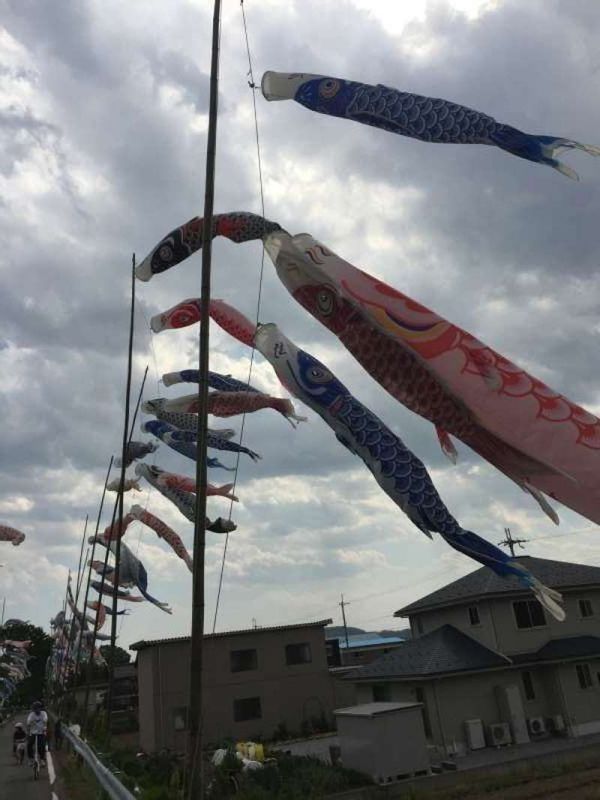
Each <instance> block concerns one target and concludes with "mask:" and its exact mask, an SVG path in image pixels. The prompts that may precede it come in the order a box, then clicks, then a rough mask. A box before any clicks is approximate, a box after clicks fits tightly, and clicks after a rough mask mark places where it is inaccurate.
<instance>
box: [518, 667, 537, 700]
mask: <svg viewBox="0 0 600 800" xmlns="http://www.w3.org/2000/svg"><path fill="white" fill-rule="evenodd" d="M521 677H522V679H523V689H524V691H525V700H535V689H534V688H533V676H532V674H531V672H523V673H522V674H521Z"/></svg>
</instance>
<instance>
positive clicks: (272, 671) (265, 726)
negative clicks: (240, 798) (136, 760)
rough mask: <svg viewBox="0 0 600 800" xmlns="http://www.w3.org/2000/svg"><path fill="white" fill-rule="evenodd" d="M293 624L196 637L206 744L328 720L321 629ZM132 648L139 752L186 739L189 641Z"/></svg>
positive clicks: (181, 746) (331, 703) (175, 746)
mask: <svg viewBox="0 0 600 800" xmlns="http://www.w3.org/2000/svg"><path fill="white" fill-rule="evenodd" d="M330 623H331V620H330V619H326V620H321V621H319V622H307V623H303V624H301V625H282V626H278V627H269V628H251V629H249V630H240V631H226V632H223V633H212V634H206V635H205V636H204V651H203V673H202V685H203V714H204V719H203V729H204V736H205V740H206V742H207V743H212V744H218V743H219V742H221V741H222V740H223V739H225V738H230V739H234V740H243V739H249V738H255V737H259V736H260V737H262V738H264V739H269V738H272V737H273V736H274V735H278V734H279V735H282V734H283V732H284V730H287V731H288V732H289V733H292V732H301V731H303V730H307V729H310V728H311V727H312V726H313V725H314V723H315V722H321V721H323V720H327V721H330V720H331V719H332V712H333V709H334V707H335V702H336V701H335V695H334V687H333V682H332V679H331V677H330V675H329V669H328V666H327V654H326V650H325V633H324V627H325V625H328V624H330ZM131 649H132V650H135V651H137V672H138V693H139V730H140V746H141V747H142V748H143V749H144V750H146V751H147V752H155V751H157V750H160V749H162V748H169V749H170V750H175V751H179V752H183V751H184V750H185V747H186V743H187V735H188V733H187V728H188V722H187V720H188V711H187V709H188V703H189V686H190V638H189V637H188V636H181V637H178V638H174V639H156V640H153V641H140V642H136V643H135V644H132V645H131Z"/></svg>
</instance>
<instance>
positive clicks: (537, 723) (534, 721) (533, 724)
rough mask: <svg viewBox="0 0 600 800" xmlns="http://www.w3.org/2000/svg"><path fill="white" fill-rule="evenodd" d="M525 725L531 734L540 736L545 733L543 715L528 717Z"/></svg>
mask: <svg viewBox="0 0 600 800" xmlns="http://www.w3.org/2000/svg"><path fill="white" fill-rule="evenodd" d="M527 727H528V729H529V733H530V734H531V735H532V736H541V734H543V733H546V720H545V719H544V717H530V718H529V719H528V720H527Z"/></svg>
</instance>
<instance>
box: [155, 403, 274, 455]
mask: <svg viewBox="0 0 600 800" xmlns="http://www.w3.org/2000/svg"><path fill="white" fill-rule="evenodd" d="M164 402H165V401H164V400H162V399H161V398H159V399H157V400H148V401H146V402H145V403H143V404H142V410H143V411H144V413H146V414H154V415H155V416H156V417H157V419H158V420H159V422H158V423H157V424H154V423H153V424H152V428H149V427H146V428H145V430H147V431H150V433H153V434H154V435H155V436H157V437H158V438H161V439H162V440H163V441H164V442H165V444H170V443H176V444H181V443H188V444H193V445H194V446H195V443H196V440H197V439H198V432H197V430H193V431H190V430H185V429H181V428H178V427H176V426H175V425H172V424H170V422H167V420H166V419H165V417H167V416H168V417H169V418H170V420H172V421H173V422H174V421H175V420H176V419H177V417H178V416H179V412H177V411H163V410H162V405H163V403H164ZM182 416H184V415H183V414H182ZM185 416H188V415H187V414H186V415H185ZM149 424H150V423H146V426H148V425H149ZM165 436H166V437H168V439H169V441H168V442H167V440H166V439H165V438H163V437H165ZM206 446H207V447H210V448H211V449H212V450H226V451H228V452H230V453H245V454H246V455H247V456H250V458H251V459H252V460H253V461H258V460H259V459H260V458H261V456H260V455H259V454H258V453H255V452H254V450H249V449H248V448H247V447H244V446H243V445H241V444H238V443H237V442H232V441H230V440H229V439H224V438H223V437H222V436H215V435H214V434H212V433H210V432H209V431H207V434H206Z"/></svg>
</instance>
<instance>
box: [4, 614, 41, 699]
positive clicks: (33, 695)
mask: <svg viewBox="0 0 600 800" xmlns="http://www.w3.org/2000/svg"><path fill="white" fill-rule="evenodd" d="M4 639H14V640H16V641H21V642H22V641H27V640H28V639H30V640H31V645H30V647H29V650H28V651H27V653H28V655H29V656H31V658H30V660H29V661H28V662H27V667H28V669H29V671H30V672H31V676H30V677H29V678H25V679H24V680H23V681H21V682H20V683H18V684H17V688H16V691H15V692H14V694H13V695H12V696H11V697H10V700H9V705H11V706H23V705H26V706H28V705H30V704H31V703H32V702H33V701H34V700H41V699H42V697H43V696H44V675H45V670H46V661H47V659H48V658H49V656H50V653H51V651H52V644H53V639H52V637H51V636H49V635H48V634H47V633H46V632H45V631H44V630H43V629H42V628H38V627H37V625H30V624H29V623H28V622H23V623H20V622H19V623H17V624H13V625H3V626H2V627H0V642H1V641H4Z"/></svg>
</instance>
